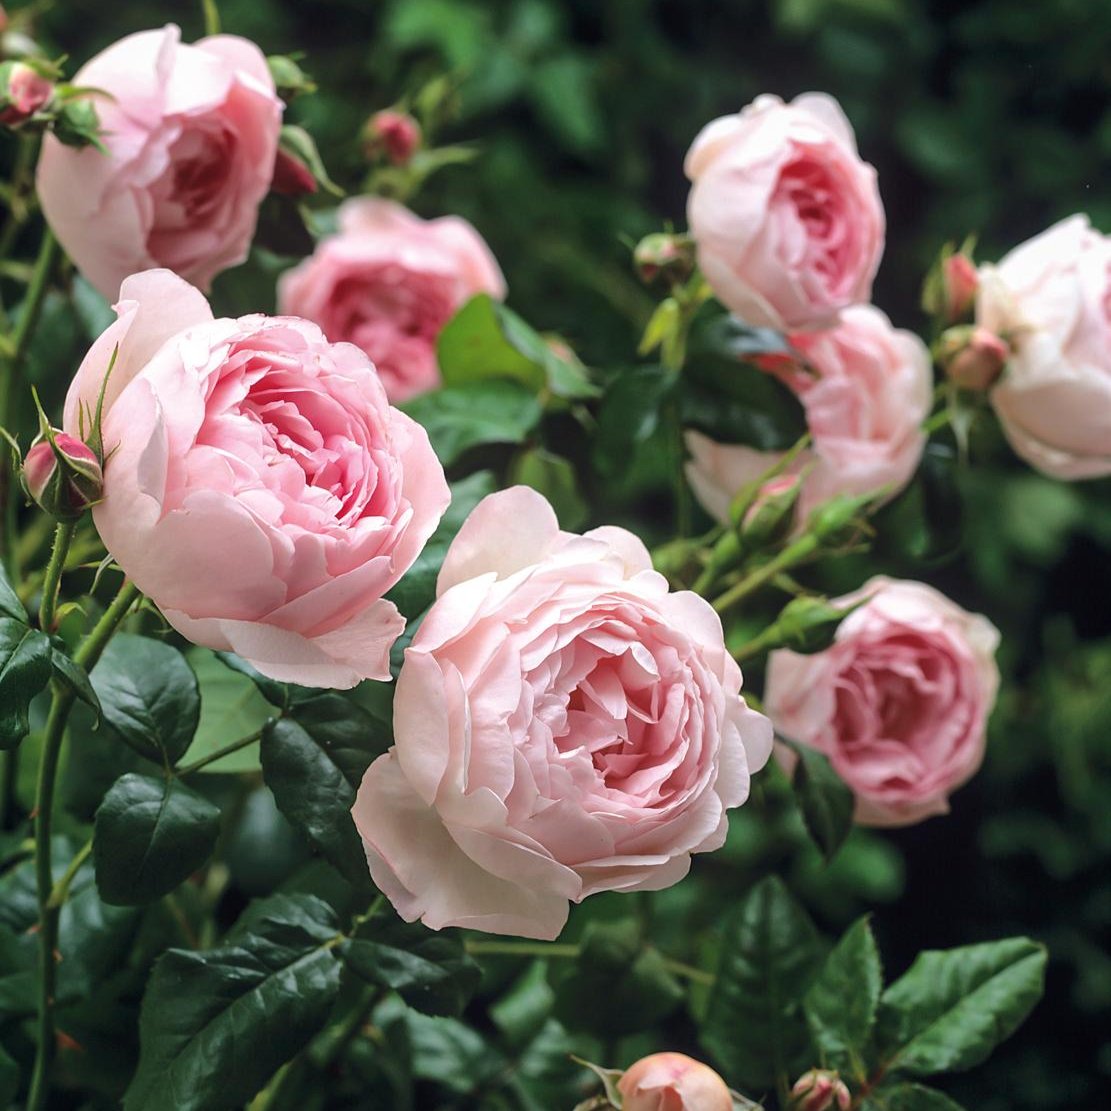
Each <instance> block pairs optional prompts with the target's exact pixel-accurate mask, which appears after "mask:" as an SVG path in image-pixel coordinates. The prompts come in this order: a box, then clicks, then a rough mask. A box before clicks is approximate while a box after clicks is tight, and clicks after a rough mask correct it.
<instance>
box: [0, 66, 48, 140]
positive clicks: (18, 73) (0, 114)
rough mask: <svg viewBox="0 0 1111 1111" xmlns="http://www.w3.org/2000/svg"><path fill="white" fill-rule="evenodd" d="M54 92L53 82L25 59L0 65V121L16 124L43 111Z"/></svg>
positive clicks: (6, 123) (10, 125) (6, 124)
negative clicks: (24, 60)
mask: <svg viewBox="0 0 1111 1111" xmlns="http://www.w3.org/2000/svg"><path fill="white" fill-rule="evenodd" d="M53 96H54V82H53V81H51V80H50V79H49V78H48V77H45V76H43V74H41V73H39V71H38V70H37V69H35V67H34V66H32V65H29V64H28V63H27V62H4V63H3V64H2V65H0V124H4V125H5V126H7V127H18V126H19V125H20V124H23V123H26V122H27V121H28V120H29V119H31V117H32V116H34V115H35V113H36V112H40V111H42V109H43V108H45V107H46V106H47V105H48V104H49V103H50V101H51V99H52V98H53Z"/></svg>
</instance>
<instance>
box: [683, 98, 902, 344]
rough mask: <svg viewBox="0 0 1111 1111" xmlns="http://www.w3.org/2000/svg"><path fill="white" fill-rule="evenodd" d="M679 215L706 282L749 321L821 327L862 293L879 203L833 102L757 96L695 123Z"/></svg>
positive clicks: (870, 274) (785, 327) (868, 286)
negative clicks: (698, 126)
mask: <svg viewBox="0 0 1111 1111" xmlns="http://www.w3.org/2000/svg"><path fill="white" fill-rule="evenodd" d="M685 169H686V172H687V177H689V178H690V179H691V181H692V182H693V185H692V187H691V192H690V198H689V199H688V201H687V220H688V222H689V223H690V230H691V234H692V235H693V236H694V239H695V242H696V243H697V244H698V262H699V265H700V266H701V267H702V272H703V274H705V276H706V280H707V281H708V282H709V283H710V285H711V286H712V287H713V290H714V293H716V294H717V296H718V298H719V299H720V300H721V301H722V303H723V304H724V305H725V306H726V307H727V308H728V309H729V310H730V311H731V312H733V313H734V314H735V315H737V316H739V317H740V318H741V319H742V320H744V321H745V322H746V323H748V324H756V325H763V326H766V327H769V328H778V329H780V330H781V331H801V330H809V329H813V328H822V327H826V326H828V325H830V324H832V323H833V322H834V321H836V319H837V314H838V313H839V312H840V310H841V309H844V308H846V307H848V306H849V305H854V304H858V303H860V302H863V301H867V300H869V298H870V297H871V295H872V279H873V278H874V277H875V274H876V270H877V268H878V267H879V264H880V256H881V255H882V254H883V242H884V214H883V205H882V204H881V202H880V195H879V191H878V189H877V188H876V171H875V170H874V169H873V168H872V167H871V166H870V165H868V163H866V162H862V161H861V160H860V157H859V155H858V154H857V151H856V139H855V137H854V136H853V130H852V127H851V126H850V125H849V121H848V120H847V119H845V114H844V113H843V112H842V111H841V106H840V105H839V104H838V103H837V101H835V100H834V99H833V98H832V97H829V96H826V95H825V94H823V93H807V94H805V95H804V96H800V97H796V98H795V100H793V101H792V102H791V103H790V104H784V103H783V101H782V100H780V99H779V97H777V96H760V97H757V98H756V100H754V101H753V102H752V103H751V104H750V105H749V106H748V107H747V108H745V109H743V110H742V111H741V112H739V113H738V114H737V115H735V116H723V117H721V119H717V120H714V121H713V123H710V124H707V125H706V127H704V128H703V129H702V131H701V132H700V133H699V134H698V137H697V138H696V139H695V140H694V143H693V144H692V146H691V149H690V150H689V151H688V152H687V159H686V164H685Z"/></svg>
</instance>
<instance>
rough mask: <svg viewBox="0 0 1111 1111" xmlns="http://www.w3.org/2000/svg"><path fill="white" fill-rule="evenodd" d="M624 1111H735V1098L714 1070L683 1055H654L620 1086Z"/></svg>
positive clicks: (641, 1062)
mask: <svg viewBox="0 0 1111 1111" xmlns="http://www.w3.org/2000/svg"><path fill="white" fill-rule="evenodd" d="M617 1090H618V1091H619V1092H620V1093H621V1095H622V1097H623V1099H624V1101H625V1102H624V1103H623V1104H622V1109H623V1111H733V1096H732V1094H731V1093H730V1091H729V1088H728V1087H727V1086H726V1083H725V1081H724V1080H722V1078H721V1077H720V1076H718V1074H717V1073H716V1072H714V1070H713V1069H712V1068H710V1067H709V1066H708V1065H704V1064H703V1063H702V1062H701V1061H696V1060H694V1058H693V1057H687V1056H686V1055H685V1054H683V1053H653V1054H651V1055H650V1056H648V1057H642V1058H641V1059H640V1060H639V1061H637V1062H636V1064H634V1065H630V1066H629V1068H628V1069H626V1070H625V1074H624V1075H623V1076H622V1077H621V1079H620V1080H619V1081H618V1082H617Z"/></svg>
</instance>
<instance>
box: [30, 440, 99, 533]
mask: <svg viewBox="0 0 1111 1111" xmlns="http://www.w3.org/2000/svg"><path fill="white" fill-rule="evenodd" d="M103 483H104V473H103V470H102V468H101V465H100V460H99V459H98V458H97V456H96V452H94V451H93V449H92V448H91V447H89V445H88V444H85V443H82V442H81V441H80V440H79V439H77V437H76V436H70V435H69V434H68V433H66V432H55V431H51V432H50V434H49V435H48V436H47V438H46V439H43V440H39V442H38V443H36V444H33V445H32V446H31V448H30V450H29V451H28V452H27V455H26V456H25V457H24V460H23V486H24V489H26V491H27V493H28V495H29V496H30V497H31V499H32V500H33V501H35V502H37V503H38V505H40V506H41V507H42V508H43V509H45V510H46V512H47V513H49V514H50V515H51V516H53V517H57V518H59V519H60V520H73V519H75V518H77V517H80V516H81V514H83V513H84V512H85V510H86V509H88V508H89V506H91V505H94V504H96V502H98V501H99V500H100V497H101V492H102V488H103Z"/></svg>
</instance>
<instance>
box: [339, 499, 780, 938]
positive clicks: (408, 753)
mask: <svg viewBox="0 0 1111 1111" xmlns="http://www.w3.org/2000/svg"><path fill="white" fill-rule="evenodd" d="M437 590H438V598H437V600H436V602H435V604H434V605H433V606H432V608H431V610H429V612H428V614H427V616H426V617H425V619H424V621H423V622H422V624H421V627H420V629H419V630H418V631H417V634H416V636H415V637H414V638H413V642H412V644H411V645H410V647H409V648H408V649H407V650H406V654H405V663H404V665H403V667H402V670H401V675H400V677H399V679H398V687H397V696H396V699H395V703H394V736H395V740H396V744H395V746H394V748H393V749H391V751H390V752H389V753H388V754H387V755H385V756H382V757H379V758H378V759H377V760H376V761H375V762H374V763H373V764H372V765H371V766H370V768H369V770H368V771H367V773H366V776H365V778H364V779H363V782H362V785H361V787H360V788H359V793H358V797H357V799H356V801H355V805H354V807H353V810H352V813H353V814H354V818H355V824H356V826H357V827H358V830H359V833H360V834H361V836H362V839H363V845H364V847H365V849H366V854H367V861H368V863H369V866H370V872H371V875H372V877H373V879H374V882H375V883H376V884H377V885H378V887H379V888H380V889H381V890H382V891H383V892H384V893H385V894H386V895H387V896H388V897H389V899H390V900H391V902H392V903H393V904H394V906H395V907H396V908H397V910H398V912H399V913H400V914H401V916H402V917H403V918H405V919H406V920H408V921H412V920H414V919H417V918H420V919H422V920H423V921H424V922H425V923H426V924H427V925H428V926H431V927H432V928H433V929H439V928H440V927H443V926H449V925H457V926H467V927H469V928H472V929H479V930H486V931H488V932H491V933H502V934H519V935H522V936H526V937H538V938H554V937H556V936H557V935H558V934H559V932H560V930H561V929H562V927H563V924H564V922H565V921H566V919H567V912H568V901H569V900H570V901H573V902H579V901H580V900H582V899H584V898H586V897H587V896H588V895H591V894H594V893H596V892H599V891H613V890H621V891H634V890H657V889H660V888H663V887H668V886H670V885H671V884H673V883H676V882H677V881H678V880H680V879H681V878H682V877H683V876H684V875H685V874H686V872H687V870H688V868H689V866H690V854H691V853H694V852H704V851H706V850H709V849H714V848H717V847H718V846H720V845H721V843H722V841H723V840H724V837H725V830H726V813H725V812H726V810H727V808H729V807H732V806H738V805H740V804H741V803H742V802H743V801H744V799H745V798H746V796H747V794H748V786H749V776H750V774H751V773H752V772H754V771H756V770H757V769H759V768H761V767H762V766H763V765H764V763H765V761H766V760H767V757H768V754H769V751H770V748H771V728H770V725H769V724H768V721H767V719H766V718H764V717H763V716H762V715H761V714H758V713H756V712H754V711H753V710H750V709H749V708H748V707H747V706H746V705H745V703H744V700H743V699H742V698H741V696H740V687H741V673H740V669H739V668H738V667H737V665H736V663H735V662H734V661H733V659H732V657H731V656H730V655H729V654H728V652H727V651H726V650H725V647H724V644H723V640H722V630H721V622H720V621H719V619H718V617H717V615H716V614H715V613H714V611H713V609H712V608H711V607H710V606H709V605H708V604H707V603H706V602H704V601H703V600H702V599H701V598H699V597H698V596H697V595H695V594H691V593H689V592H681V593H676V594H670V593H668V588H667V582H666V580H665V579H664V578H663V577H662V576H661V575H659V574H657V573H656V572H655V571H653V570H652V565H651V561H650V559H649V557H648V553H647V551H646V550H645V548H644V546H643V544H641V542H640V541H639V540H637V539H636V537H634V536H633V535H632V534H631V533H628V532H625V531H624V530H623V529H617V528H601V529H595V530H594V531H593V532H589V533H587V534H586V535H585V536H577V535H574V534H571V533H566V532H561V531H560V529H559V526H558V524H557V522H556V518H555V514H554V512H553V511H552V508H551V506H550V505H548V503H547V502H546V501H545V500H544V499H543V498H542V497H541V496H540V495H539V494H537V493H535V492H534V491H532V490H530V489H528V488H526V487H521V486H517V487H513V488H511V489H509V490H505V491H503V492H501V493H498V494H493V495H491V496H490V497H488V498H486V499H485V500H484V501H482V502H481V503H480V504H479V505H478V506H477V508H476V509H475V510H474V511H473V512H472V514H471V515H470V517H469V518H468V519H467V521H466V523H465V524H464V525H463V528H462V529H461V530H460V532H459V534H458V536H457V537H456V539H455V541H454V542H453V544H452V546H451V549H450V550H449V552H448V555H447V559H446V560H445V562H444V565H443V569H442V571H441V572H440V578H439V582H438V584H437Z"/></svg>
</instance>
